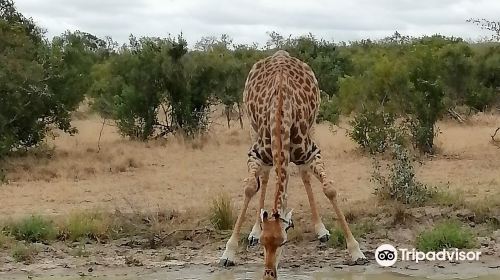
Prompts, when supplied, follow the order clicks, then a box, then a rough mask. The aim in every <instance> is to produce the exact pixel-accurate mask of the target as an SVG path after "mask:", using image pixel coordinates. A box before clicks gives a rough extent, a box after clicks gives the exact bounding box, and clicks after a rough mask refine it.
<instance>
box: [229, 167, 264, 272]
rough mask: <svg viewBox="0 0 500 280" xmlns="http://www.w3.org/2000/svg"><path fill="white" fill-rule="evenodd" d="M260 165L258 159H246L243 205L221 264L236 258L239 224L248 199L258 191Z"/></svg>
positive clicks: (244, 213)
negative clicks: (246, 174)
mask: <svg viewBox="0 0 500 280" xmlns="http://www.w3.org/2000/svg"><path fill="white" fill-rule="evenodd" d="M261 166H262V165H261V164H260V162H259V161H258V160H253V159H252V158H249V160H248V170H249V175H250V176H249V177H248V178H247V179H245V180H244V188H245V201H244V202H243V207H242V208H241V211H240V213H239V215H238V219H236V224H235V225H234V229H233V233H232V234H231V237H230V238H229V240H228V241H227V243H226V250H225V251H224V254H223V255H222V257H221V258H220V264H221V265H222V266H232V265H234V264H235V259H236V250H237V249H238V241H239V236H240V232H241V226H242V224H243V222H244V221H245V215H246V212H247V209H248V204H249V203H250V200H251V199H252V198H253V197H254V195H255V194H256V193H257V192H258V191H259V188H260V180H259V173H260V172H259V171H260V167H261Z"/></svg>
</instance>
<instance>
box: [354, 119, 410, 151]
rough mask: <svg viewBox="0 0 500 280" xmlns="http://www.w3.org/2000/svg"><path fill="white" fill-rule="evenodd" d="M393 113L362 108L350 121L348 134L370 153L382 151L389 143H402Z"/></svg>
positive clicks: (400, 133) (401, 136)
mask: <svg viewBox="0 0 500 280" xmlns="http://www.w3.org/2000/svg"><path fill="white" fill-rule="evenodd" d="M395 121H396V118H395V116H394V115H393V114H390V113H385V112H383V111H374V110H373V111H372V110H368V109H363V111H361V112H360V113H359V114H357V115H356V116H355V117H354V119H353V120H352V121H351V122H350V124H351V126H352V131H350V132H349V136H350V137H351V139H352V140H354V142H356V143H358V145H359V146H360V147H361V148H363V149H365V150H367V151H368V152H370V153H371V154H375V153H383V152H385V151H386V150H387V148H388V147H389V145H390V144H391V143H402V142H403V135H402V132H401V131H400V128H398V127H397V125H396V123H395Z"/></svg>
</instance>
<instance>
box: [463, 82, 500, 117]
mask: <svg viewBox="0 0 500 280" xmlns="http://www.w3.org/2000/svg"><path fill="white" fill-rule="evenodd" d="M499 95H500V93H499V92H497V91H496V90H495V89H494V88H488V87H485V86H482V85H478V86H476V87H474V88H473V89H471V90H470V91H469V94H467V96H466V99H465V104H466V105H467V106H469V107H471V108H474V109H476V110H478V111H485V110H486V109H487V108H488V107H490V106H491V105H492V104H493V103H494V101H495V99H497V98H498V96H499Z"/></svg>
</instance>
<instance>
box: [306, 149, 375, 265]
mask: <svg viewBox="0 0 500 280" xmlns="http://www.w3.org/2000/svg"><path fill="white" fill-rule="evenodd" d="M309 167H310V168H311V171H312V172H313V174H314V175H315V176H316V178H318V180H319V181H320V182H321V184H322V185H323V193H324V194H325V195H326V197H327V198H328V200H330V203H331V204H332V206H333V209H334V210H335V214H336V215H337V220H338V222H339V225H340V228H341V229H342V232H343V233H344V236H345V239H346V243H347V250H348V251H349V254H350V255H351V259H352V262H353V263H354V264H366V263H367V262H368V261H367V259H366V257H365V255H364V254H363V252H361V250H360V249H359V243H358V241H356V239H355V238H354V236H353V235H352V232H351V230H350V229H349V225H348V224H347V221H346V220H345V216H344V213H342V210H341V209H340V207H339V205H338V203H337V191H336V190H335V189H334V188H333V182H332V181H330V180H328V179H327V176H326V171H325V165H324V163H323V161H322V159H321V154H319V153H318V154H316V155H315V157H314V159H313V160H312V162H311V163H310V165H309Z"/></svg>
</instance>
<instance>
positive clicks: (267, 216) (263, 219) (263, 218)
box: [260, 209, 269, 222]
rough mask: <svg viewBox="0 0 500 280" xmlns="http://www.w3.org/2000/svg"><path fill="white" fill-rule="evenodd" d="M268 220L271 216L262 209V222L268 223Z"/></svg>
mask: <svg viewBox="0 0 500 280" xmlns="http://www.w3.org/2000/svg"><path fill="white" fill-rule="evenodd" d="M267 218H269V214H268V213H267V211H266V210H264V209H260V220H261V221H262V222H265V221H267Z"/></svg>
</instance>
